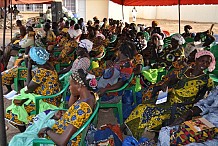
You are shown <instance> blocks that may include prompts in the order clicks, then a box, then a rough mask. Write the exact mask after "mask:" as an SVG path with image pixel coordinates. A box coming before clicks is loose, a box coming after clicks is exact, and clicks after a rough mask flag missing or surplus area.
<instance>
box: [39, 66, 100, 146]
mask: <svg viewBox="0 0 218 146" xmlns="http://www.w3.org/2000/svg"><path fill="white" fill-rule="evenodd" d="M71 77H72V78H71V80H70V87H69V89H70V92H71V97H70V101H69V106H70V108H69V109H68V110H67V111H66V113H65V114H64V115H63V116H62V117H61V119H60V120H58V121H56V123H55V124H54V125H53V127H52V128H43V129H41V130H40V131H39V133H38V136H39V137H43V136H44V134H46V135H47V137H49V139H51V140H53V141H54V143H55V144H57V145H67V146H78V145H79V142H80V139H81V135H78V136H77V137H76V138H75V139H73V140H70V138H71V136H72V135H73V134H74V133H75V132H76V131H77V130H78V129H79V128H80V127H81V126H83V124H84V123H85V122H86V121H87V120H88V118H89V117H90V115H91V114H92V111H93V110H94V107H95V103H96V97H97V95H96V94H95V93H94V92H92V90H93V89H94V88H95V87H96V86H97V81H96V79H95V76H94V75H91V74H86V73H84V71H83V70H82V69H79V70H78V72H74V73H73V74H72V76H71Z"/></svg>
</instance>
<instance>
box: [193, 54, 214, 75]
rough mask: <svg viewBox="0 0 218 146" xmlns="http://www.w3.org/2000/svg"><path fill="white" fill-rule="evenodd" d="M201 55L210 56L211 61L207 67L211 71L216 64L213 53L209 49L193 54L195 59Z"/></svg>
mask: <svg viewBox="0 0 218 146" xmlns="http://www.w3.org/2000/svg"><path fill="white" fill-rule="evenodd" d="M201 56H210V57H211V59H212V61H211V63H210V66H209V67H208V70H209V72H212V71H213V70H214V69H215V65H216V60H215V57H214V55H213V54H212V53H211V52H210V51H206V50H205V51H200V52H198V53H196V54H195V60H196V59H197V58H200V57H201Z"/></svg>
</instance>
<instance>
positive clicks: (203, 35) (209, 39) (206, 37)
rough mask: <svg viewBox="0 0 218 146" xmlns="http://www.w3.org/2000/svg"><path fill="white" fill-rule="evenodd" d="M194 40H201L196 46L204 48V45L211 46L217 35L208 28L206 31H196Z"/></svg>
mask: <svg viewBox="0 0 218 146" xmlns="http://www.w3.org/2000/svg"><path fill="white" fill-rule="evenodd" d="M194 41H195V42H197V41H199V42H200V44H198V45H196V47H198V48H202V47H205V48H206V47H208V48H210V45H211V44H212V43H213V42H214V41H215V37H214V36H213V35H212V34H211V31H210V30H207V31H204V32H198V33H196V36H195V37H194Z"/></svg>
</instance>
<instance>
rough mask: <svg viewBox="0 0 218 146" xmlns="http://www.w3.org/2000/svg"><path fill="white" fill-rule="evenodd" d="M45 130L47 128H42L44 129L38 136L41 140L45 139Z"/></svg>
mask: <svg viewBox="0 0 218 146" xmlns="http://www.w3.org/2000/svg"><path fill="white" fill-rule="evenodd" d="M45 129H46V128H42V129H41V130H40V131H39V133H38V134H37V135H38V137H39V138H43V137H44V134H45Z"/></svg>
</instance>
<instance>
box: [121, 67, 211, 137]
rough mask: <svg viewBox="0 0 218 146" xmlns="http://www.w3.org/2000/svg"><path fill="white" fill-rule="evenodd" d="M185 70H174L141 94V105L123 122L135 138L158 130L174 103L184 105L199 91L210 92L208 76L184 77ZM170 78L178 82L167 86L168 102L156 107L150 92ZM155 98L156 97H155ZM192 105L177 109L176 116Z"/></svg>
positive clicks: (193, 98) (192, 99)
mask: <svg viewBox="0 0 218 146" xmlns="http://www.w3.org/2000/svg"><path fill="white" fill-rule="evenodd" d="M186 70H187V68H183V69H180V70H179V69H175V70H174V71H173V72H171V73H170V74H169V76H167V77H165V79H164V80H163V81H161V82H159V83H157V84H156V85H152V86H150V88H149V89H148V90H147V91H145V92H144V93H143V97H142V98H143V99H142V100H143V104H140V105H138V106H137V107H136V108H135V109H134V110H133V111H132V113H131V114H130V116H129V117H128V118H127V120H126V121H125V124H126V125H127V126H128V128H129V129H130V130H131V132H132V134H133V136H134V137H136V138H140V137H141V135H142V133H143V131H144V130H145V128H147V129H149V130H159V129H160V128H161V126H162V123H163V121H165V120H167V119H169V118H170V115H171V110H172V106H173V105H174V104H175V103H185V102H188V101H194V100H195V97H196V95H197V93H198V91H199V90H201V89H202V88H204V87H205V86H206V87H208V89H209V90H210V89H211V88H212V87H213V81H212V80H211V79H210V78H209V77H208V75H206V74H203V75H200V76H197V77H187V76H186V75H185V72H186ZM171 77H177V78H178V79H179V81H178V82H177V83H176V84H175V85H169V86H168V87H169V91H168V101H167V102H165V103H162V104H158V105H156V104H155V102H156V98H153V99H152V91H153V89H154V88H155V86H158V85H161V84H163V83H164V82H166V81H167V80H168V79H169V78H171ZM156 96H157V95H156ZM191 107H192V105H190V104H189V105H185V106H181V107H177V109H176V111H177V114H176V116H179V115H182V114H183V113H184V112H186V111H187V110H188V109H190V108H191Z"/></svg>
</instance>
